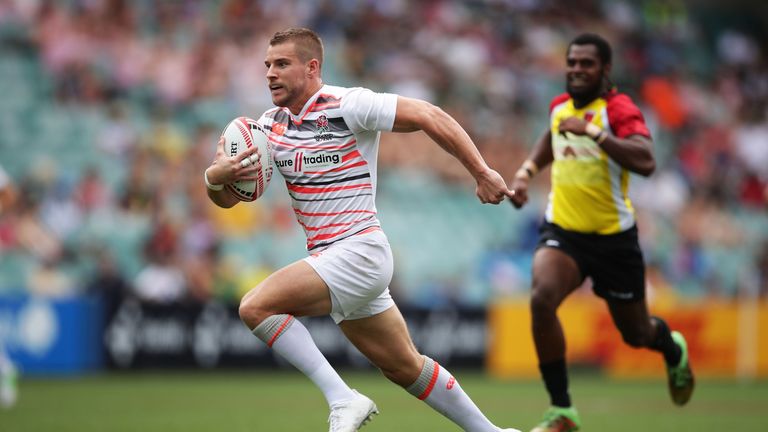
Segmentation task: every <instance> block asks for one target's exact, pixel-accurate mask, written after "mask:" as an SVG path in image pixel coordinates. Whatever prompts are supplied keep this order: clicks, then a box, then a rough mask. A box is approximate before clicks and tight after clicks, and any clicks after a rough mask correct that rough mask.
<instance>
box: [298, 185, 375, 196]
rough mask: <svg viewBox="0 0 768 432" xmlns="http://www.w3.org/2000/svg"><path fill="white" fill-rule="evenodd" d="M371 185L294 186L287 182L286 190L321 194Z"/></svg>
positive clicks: (364, 187) (369, 186)
mask: <svg viewBox="0 0 768 432" xmlns="http://www.w3.org/2000/svg"><path fill="white" fill-rule="evenodd" d="M371 187H372V185H371V184H370V183H362V184H358V185H348V186H330V187H312V186H295V185H292V184H290V183H289V184H288V190H290V191H293V192H298V193H304V194H322V193H327V192H336V191H341V190H351V189H370V188H371Z"/></svg>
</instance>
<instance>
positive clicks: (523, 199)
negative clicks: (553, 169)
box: [510, 128, 555, 208]
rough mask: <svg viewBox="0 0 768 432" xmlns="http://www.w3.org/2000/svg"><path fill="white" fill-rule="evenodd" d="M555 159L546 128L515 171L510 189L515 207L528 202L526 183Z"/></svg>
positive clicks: (550, 136)
mask: <svg viewBox="0 0 768 432" xmlns="http://www.w3.org/2000/svg"><path fill="white" fill-rule="evenodd" d="M554 159H555V157H554V155H553V154H552V133H551V132H550V131H549V128H547V129H546V130H545V131H544V133H542V134H541V136H539V139H538V140H536V143H535V144H534V145H533V148H532V149H531V153H530V154H529V155H528V158H527V159H525V162H523V164H522V165H521V166H520V168H519V169H518V170H517V172H516V173H515V178H513V179H512V185H511V186H510V189H512V190H513V191H514V192H515V196H514V197H512V199H511V202H512V205H513V206H515V208H521V207H522V206H524V205H525V203H527V202H528V183H529V182H530V181H531V179H532V178H533V176H535V175H536V174H537V173H538V172H539V171H540V170H541V169H544V167H546V166H547V165H549V164H550V163H552V161H553V160H554Z"/></svg>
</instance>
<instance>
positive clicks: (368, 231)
mask: <svg viewBox="0 0 768 432" xmlns="http://www.w3.org/2000/svg"><path fill="white" fill-rule="evenodd" d="M347 231H349V230H344V231H339V232H338V233H337V234H344V233H345V232H347ZM374 231H381V227H380V226H372V227H368V228H366V229H364V230H362V231H360V232H358V233H355V234H353V235H354V236H358V235H362V234H368V233H370V232H374ZM318 237H320V236H318ZM314 238H316V237H314ZM314 238H313V239H314ZM310 240H311V239H307V249H310V250H311V249H312V248H313V247H315V246H317V243H310Z"/></svg>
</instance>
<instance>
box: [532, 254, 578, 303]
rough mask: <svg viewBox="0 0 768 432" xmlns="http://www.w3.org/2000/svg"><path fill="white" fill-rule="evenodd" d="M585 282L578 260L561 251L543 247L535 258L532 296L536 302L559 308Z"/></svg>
mask: <svg viewBox="0 0 768 432" xmlns="http://www.w3.org/2000/svg"><path fill="white" fill-rule="evenodd" d="M583 280H584V277H583V276H582V274H581V270H580V268H579V265H578V264H577V263H576V260H575V259H573V257H571V256H570V255H568V254H567V253H566V252H564V251H562V250H560V249H556V248H552V247H541V248H539V249H538V250H537V251H536V253H535V255H534V256H533V287H532V290H533V292H532V293H531V296H532V299H534V300H536V299H538V300H539V301H543V302H546V303H547V304H551V305H552V306H557V305H559V304H560V303H561V302H562V301H563V299H565V297H567V296H568V294H570V293H571V292H572V291H573V290H575V289H576V288H578V287H579V286H580V285H581V282H582V281H583Z"/></svg>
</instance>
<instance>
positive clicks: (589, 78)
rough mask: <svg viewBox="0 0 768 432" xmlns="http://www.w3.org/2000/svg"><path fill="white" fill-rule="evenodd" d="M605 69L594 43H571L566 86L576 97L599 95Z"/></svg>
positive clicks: (569, 92) (567, 60)
mask: <svg viewBox="0 0 768 432" xmlns="http://www.w3.org/2000/svg"><path fill="white" fill-rule="evenodd" d="M604 71H605V69H604V68H603V64H602V62H601V61H600V56H599V55H598V53H597V47H596V46H594V45H571V47H570V49H569V50H568V57H567V58H566V71H565V88H566V90H567V91H568V94H570V95H571V97H573V98H574V99H584V98H593V97H597V96H599V94H600V91H601V90H602V86H603V75H604Z"/></svg>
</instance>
